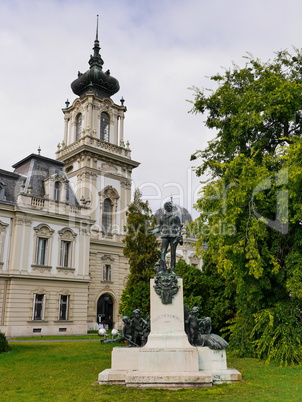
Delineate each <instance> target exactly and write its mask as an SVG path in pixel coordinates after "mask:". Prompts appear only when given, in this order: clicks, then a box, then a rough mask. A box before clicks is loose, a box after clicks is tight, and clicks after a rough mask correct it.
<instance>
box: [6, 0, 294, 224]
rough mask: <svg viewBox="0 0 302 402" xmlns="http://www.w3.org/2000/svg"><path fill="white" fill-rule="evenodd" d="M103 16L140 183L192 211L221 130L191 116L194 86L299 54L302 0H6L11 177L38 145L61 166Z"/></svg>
mask: <svg viewBox="0 0 302 402" xmlns="http://www.w3.org/2000/svg"><path fill="white" fill-rule="evenodd" d="M97 14H99V15H100V21H99V39H100V45H101V55H102V58H103V60H104V62H105V64H104V71H106V70H107V69H110V71H111V75H112V76H114V77H115V78H117V79H118V80H119V82H120V87H121V89H120V91H119V92H118V93H117V94H116V95H114V96H113V100H114V101H115V102H116V103H118V104H119V99H120V98H121V96H123V97H124V99H125V105H126V106H127V109H128V111H127V113H126V119H125V140H129V141H130V144H131V149H132V158H133V159H135V160H137V161H139V162H141V165H140V166H139V167H138V168H137V169H135V170H134V172H133V186H134V187H141V188H142V189H143V194H144V197H145V198H148V199H149V200H150V202H151V206H152V207H153V209H156V208H157V207H159V206H160V204H161V203H162V202H163V201H164V199H165V198H167V197H169V196H170V195H171V194H172V195H173V196H174V200H175V202H177V203H181V204H182V205H183V206H184V207H186V208H187V209H188V210H189V212H191V213H192V212H193V211H192V204H193V203H194V201H195V200H196V194H197V192H198V188H199V187H200V185H199V179H197V178H196V177H195V175H194V172H192V171H191V166H192V163H191V162H190V155H191V154H192V153H194V152H195V151H196V150H197V149H201V148H204V147H205V145H206V143H207V141H209V140H210V139H211V138H213V137H214V135H215V133H213V132H211V131H209V130H207V129H206V128H205V127H204V125H203V120H204V118H203V116H202V115H200V114H199V115H193V114H191V113H188V112H189V110H190V109H191V105H190V103H189V102H188V101H187V100H192V99H193V93H192V91H190V90H189V89H188V88H189V87H191V86H197V87H200V88H203V87H206V88H209V87H210V86H212V85H213V84H212V83H211V82H210V81H209V79H208V78H207V77H209V76H210V75H213V74H215V73H217V72H219V71H220V72H221V71H223V69H222V68H223V67H230V66H231V64H232V62H233V61H234V62H235V63H236V64H238V65H240V66H243V65H244V59H243V58H242V56H244V55H245V54H246V52H250V53H252V54H253V55H254V56H255V57H259V58H260V59H262V60H263V61H266V60H268V59H270V58H273V57H274V52H276V51H278V50H281V49H288V50H290V51H291V50H292V47H293V46H294V47H298V48H300V47H301V46H302V30H301V16H302V2H301V0H300V1H299V0H287V1H284V0H253V1H245V0H228V1H227V0H160V1H159V0H85V1H83V0H16V1H15V0H0V17H1V19H0V21H1V22H0V54H1V64H0V76H1V80H0V82H1V85H0V107H1V165H0V168H2V169H5V170H9V171H11V170H12V168H11V166H12V165H13V164H14V163H16V162H17V161H19V160H21V159H23V158H24V157H26V156H27V155H29V154H31V153H37V148H38V147H39V146H41V149H42V152H41V154H42V155H43V156H47V157H50V158H55V152H56V150H57V144H58V143H59V142H61V141H62V140H63V113H62V111H61V109H62V108H63V107H64V105H65V100H66V99H67V98H68V99H69V100H70V101H71V102H72V101H73V100H74V99H75V97H76V96H75V95H74V94H73V93H72V91H71V89H70V83H71V82H72V81H73V80H74V79H75V78H77V72H78V71H81V72H85V71H86V70H87V69H88V67H89V65H88V60H89V55H90V54H91V53H92V47H93V41H94V38H95V28H96V15H97ZM193 215H194V216H196V214H195V213H193Z"/></svg>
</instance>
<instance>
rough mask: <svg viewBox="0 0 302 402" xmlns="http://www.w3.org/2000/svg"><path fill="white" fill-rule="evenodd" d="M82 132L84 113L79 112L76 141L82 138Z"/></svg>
mask: <svg viewBox="0 0 302 402" xmlns="http://www.w3.org/2000/svg"><path fill="white" fill-rule="evenodd" d="M81 133H82V114H81V113H79V114H78V115H77V117H76V141H77V140H79V139H80V137H81Z"/></svg>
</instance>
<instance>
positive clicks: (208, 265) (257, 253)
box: [192, 50, 302, 364]
mask: <svg viewBox="0 0 302 402" xmlns="http://www.w3.org/2000/svg"><path fill="white" fill-rule="evenodd" d="M211 78H212V80H214V81H216V82H217V83H218V89H216V90H213V91H211V92H209V93H208V92H207V91H201V90H198V89H196V92H195V101H194V109H193V110H194V111H195V112H201V113H205V114H206V126H207V127H209V128H214V129H216V137H215V139H214V140H213V141H211V142H210V143H209V144H208V146H207V148H206V149H205V150H200V151H197V152H196V153H195V154H194V155H193V156H192V159H196V158H197V157H201V165H200V166H199V167H198V168H197V175H201V174H203V173H208V174H209V180H208V181H207V182H206V183H205V185H204V188H203V194H202V196H201V197H200V199H199V200H198V202H197V207H198V209H199V211H200V216H199V218H198V219H197V220H196V221H195V222H194V224H193V228H194V231H195V233H196V236H197V239H198V241H197V243H198V247H199V251H200V253H201V254H203V257H204V261H205V269H206V270H210V271H211V272H215V271H216V272H217V273H218V274H219V275H221V276H222V278H224V280H225V287H226V288H225V290H224V291H225V292H226V294H230V293H232V298H233V300H234V309H235V311H234V318H233V320H231V323H230V324H231V325H230V327H229V331H230V344H231V347H232V348H233V349H234V350H237V351H238V352H239V353H240V354H241V355H254V356H258V357H263V358H267V359H276V360H278V361H280V362H281V363H283V364H287V363H289V362H300V361H302V348H301V339H302V338H301V336H302V326H301V308H302V303H301V301H302V281H301V279H302V273H301V271H302V269H301V267H302V252H301V245H302V244H301V241H302V232H301V212H302V211H301V197H302V190H301V189H302V187H301V186H300V185H302V183H301V181H302V178H301V175H302V169H301V165H302V162H301V161H302V159H301V158H302V152H301V149H302V145H301V144H302V143H301V133H302V119H301V112H300V108H301V109H302V54H301V52H300V51H298V50H295V54H294V55H290V54H289V53H288V52H286V51H282V52H279V53H277V55H276V57H275V59H274V60H272V61H268V62H267V63H262V62H260V61H259V60H256V59H254V58H252V57H248V58H247V62H246V65H245V67H243V68H239V67H237V66H235V65H233V67H232V68H231V69H229V70H226V71H225V73H224V74H223V75H220V74H218V75H215V76H213V77H211ZM205 243H206V244H207V249H206V250H205V249H204V247H202V246H203V245H204V244H205Z"/></svg>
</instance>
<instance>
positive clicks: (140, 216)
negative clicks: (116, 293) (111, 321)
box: [119, 190, 160, 317]
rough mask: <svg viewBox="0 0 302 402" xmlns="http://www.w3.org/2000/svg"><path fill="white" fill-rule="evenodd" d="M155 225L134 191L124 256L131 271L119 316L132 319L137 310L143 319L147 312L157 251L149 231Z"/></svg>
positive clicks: (146, 208)
mask: <svg viewBox="0 0 302 402" xmlns="http://www.w3.org/2000/svg"><path fill="white" fill-rule="evenodd" d="M155 225H156V218H155V217H154V216H153V215H152V211H151V209H150V207H149V204H148V202H144V201H142V199H141V193H140V191H139V190H136V191H135V193H134V200H133V202H132V203H131V204H130V205H129V207H128V211H127V225H126V227H125V230H126V236H125V239H124V243H125V246H124V249H123V252H124V255H125V256H126V257H127V258H128V259H129V266H130V272H129V276H128V280H127V284H126V287H125V289H124V290H123V293H122V296H121V303H120V308H119V313H120V314H122V315H128V316H130V317H131V316H132V312H133V310H134V309H137V308H138V309H140V310H141V312H142V314H143V315H144V316H147V315H149V312H150V278H152V277H154V274H155V271H154V265H155V263H156V262H157V261H158V260H159V257H160V251H159V246H158V241H157V239H156V236H155V235H150V234H148V231H149V230H150V229H151V228H153V227H154V226H155Z"/></svg>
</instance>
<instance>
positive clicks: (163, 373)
mask: <svg viewBox="0 0 302 402" xmlns="http://www.w3.org/2000/svg"><path fill="white" fill-rule="evenodd" d="M178 284H179V291H178V293H177V294H176V295H175V296H174V298H173V302H172V303H171V304H167V305H166V304H165V305H163V304H162V302H161V299H160V298H159V297H158V295H157V294H156V293H155V291H154V288H153V286H154V280H151V333H150V335H149V337H148V342H147V344H146V345H145V346H144V347H142V348H135V347H134V348H127V347H116V348H114V349H113V351H112V362H111V369H107V370H104V371H102V372H101V373H100V374H99V378H98V382H99V384H122V385H125V386H126V387H140V388H166V389H179V388H200V387H211V386H212V385H214V384H220V383H223V382H227V383H230V382H233V381H240V380H241V374H240V373H239V371H237V370H235V369H230V368H229V369H228V368H227V363H226V353H225V350H211V349H209V348H208V347H193V346H192V345H190V343H189V341H188V337H187V335H186V333H185V331H184V310H183V291H182V279H178Z"/></svg>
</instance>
